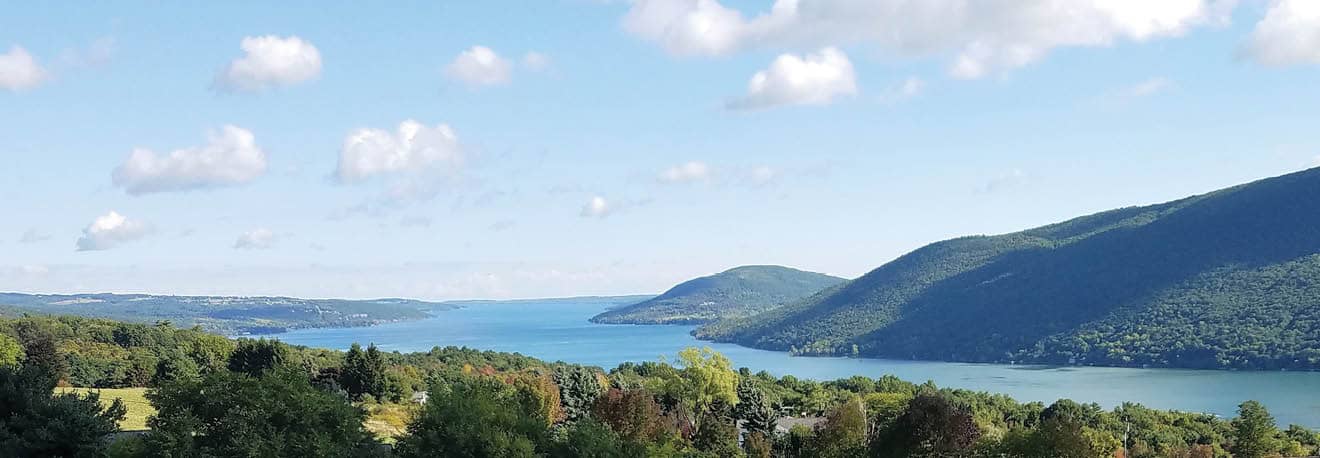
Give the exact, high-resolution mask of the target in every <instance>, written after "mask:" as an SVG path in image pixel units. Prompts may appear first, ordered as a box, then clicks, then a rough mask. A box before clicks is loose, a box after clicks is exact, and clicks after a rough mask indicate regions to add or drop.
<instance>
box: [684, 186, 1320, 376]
mask: <svg viewBox="0 0 1320 458" xmlns="http://www.w3.org/2000/svg"><path fill="white" fill-rule="evenodd" d="M697 333H698V335H699V336H700V337H703V338H707V339H713V340H718V341H731V342H737V343H741V344H744V345H750V346H755V347H760V348H768V349H777V350H788V351H794V352H797V353H803V354H860V355H865V356H876V357H891V358H916V359H933V360H949V361H975V362H999V361H1018V362H1038V363H1052V364H1098V365H1119V366H1147V365H1149V366H1170V367H1189V368H1242V369H1281V368H1287V369H1311V370H1314V369H1320V169H1311V170H1306V171H1303V172H1298V173H1293V174H1290V175H1285V176H1280V177H1275V178H1270V179H1266V180H1261V181H1258V182H1254V183H1250V184H1246V185H1241V186H1237V187H1233V188H1228V189H1224V190H1220V191H1216V192H1212V193H1209V194H1204V195H1200V196H1195V197H1190V198H1186V199H1182V200H1178V201H1174V202H1168V203H1164V204H1158V205H1151V206H1146V207H1133V208H1124V209H1120V210H1113V211H1108V212H1104V213H1098V214H1095V215H1090V216H1085V217H1081V218H1077V219H1073V220H1070V221H1066V222H1063V223H1059V224H1054V225H1049V226H1045V227H1040V228H1036V229H1030V230H1026V231H1022V232H1018V233H1012V234H1006V235H999V236H988V237H987V236H976V237H964V238H958V239H953V240H948V241H944V242H938V243H934V244H931V245H928V246H925V247H923V248H921V249H918V250H916V251H913V252H912V253H909V254H907V255H905V256H902V257H900V258H898V259H896V260H894V261H893V262H890V263H888V264H885V265H883V266H881V267H879V268H877V269H875V270H873V271H871V272H870V273H867V274H866V275H864V276H862V277H860V278H858V279H856V280H854V281H851V282H849V283H847V284H844V285H842V286H840V287H839V288H836V289H834V290H832V291H829V292H827V293H825V294H821V295H818V296H816V297H812V298H808V299H806V300H803V301H799V302H797V303H794V304H792V305H790V306H787V307H782V308H779V309H776V310H772V311H769V312H766V313H763V314H759V315H755V316H752V317H747V318H743V319H734V320H726V321H722V322H718V323H714V324H711V325H708V326H705V327H703V328H701V329H699V330H698V331H697Z"/></svg>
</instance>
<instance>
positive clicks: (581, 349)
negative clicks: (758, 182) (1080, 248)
mask: <svg viewBox="0 0 1320 458" xmlns="http://www.w3.org/2000/svg"><path fill="white" fill-rule="evenodd" d="M604 309H605V305H603V304H602V303H601V302H599V301H582V302H574V301H565V300H552V301H516V302H484V303H476V304H470V305H467V306H466V307H465V308H462V309H457V310H448V311H441V312H436V313H435V315H434V316H433V317H432V318H429V319H426V320H421V321H411V322H403V323H391V324H386V325H380V326H373V327H365V328H331V329H303V330H297V331H292V332H287V333H283V334H278V335H274V336H269V337H275V338H278V339H280V340H282V341H284V342H288V343H291V344H297V345H306V346H310V347H320V348H331V349H347V348H348V347H349V345H350V344H352V343H353V342H359V343H362V344H364V345H365V344H367V343H375V344H376V345H377V346H379V347H381V348H382V349H384V350H397V351H400V352H412V351H426V350H430V349H431V347H434V346H441V347H443V346H449V345H454V346H467V347H471V348H476V349H482V350H496V351H505V352H517V353H522V354H524V355H529V356H534V357H537V358H540V359H545V360H550V361H555V360H559V361H566V362H572V363H579V364H587V365H595V366H600V367H603V368H606V369H608V368H611V367H614V366H616V365H618V364H619V363H621V362H624V361H654V360H657V359H659V358H660V357H662V356H664V357H668V358H670V359H673V356H674V355H675V354H676V353H677V352H678V351H679V350H680V349H682V348H684V347H689V346H703V345H704V346H710V347H712V348H714V349H715V350H717V351H719V352H721V353H723V354H724V355H725V356H728V357H729V359H731V360H732V361H733V363H734V366H735V367H747V368H750V369H752V371H754V372H755V371H759V370H766V371H769V372H770V373H772V374H775V375H787V374H792V375H793V376H796V377H799V378H808V379H815V380H829V379H836V378H843V377H849V376H852V375H866V376H870V377H879V376H881V375H885V374H892V375H895V376H898V377H899V378H902V379H904V380H909V381H913V382H924V381H926V380H933V381H935V383H936V384H938V385H939V386H947V387H956V388H967V389H973V390H983V391H989V392H995V393H1003V394H1007V395H1010V396H1013V397H1014V398H1016V399H1018V400H1019V401H1041V402H1045V403H1047V404H1048V403H1050V402H1053V401H1054V400H1056V399H1059V398H1071V399H1074V400H1077V401H1081V402H1096V403H1099V404H1100V405H1102V406H1104V407H1106V408H1112V407H1114V406H1115V405H1117V404H1119V403H1122V402H1125V401H1131V402H1139V403H1141V404H1145V405H1147V406H1150V407H1155V408H1161V409H1178V410H1185V411H1196V412H1209V413H1214V414H1218V415H1221V416H1226V417H1231V416H1233V415H1234V413H1235V412H1236V410H1237V404H1238V403H1240V402H1242V401H1244V400H1247V399H1254V400H1257V401H1260V402H1262V403H1264V404H1265V405H1266V406H1267V407H1268V408H1269V409H1270V411H1271V412H1272V413H1273V414H1274V416H1275V419H1276V420H1277V421H1278V422H1279V423H1280V425H1283V426H1286V425H1288V424H1290V423H1296V424H1300V425H1304V426H1308V427H1311V428H1320V372H1235V371H1193V370H1173V369H1129V368H1102V367H1040V366H1020V365H1019V366H1012V365H999V364H964V363H943V362H930V361H901V360H884V359H860V358H813V357H793V356H789V355H788V354H787V353H782V352H772V351H764V350H755V349H751V348H746V347H741V346H738V345H733V344H718V343H709V342H702V341H698V340H696V339H694V338H692V336H690V335H688V332H689V331H690V330H691V329H692V328H691V327H690V326H632V325H600V324H593V323H590V322H588V321H587V319H588V318H590V317H591V316H593V315H595V314H597V313H599V312H601V311H602V310H604Z"/></svg>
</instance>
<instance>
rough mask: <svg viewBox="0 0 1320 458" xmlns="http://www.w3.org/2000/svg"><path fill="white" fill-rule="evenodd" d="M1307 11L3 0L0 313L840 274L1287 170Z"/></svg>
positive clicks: (1316, 46)
mask: <svg viewBox="0 0 1320 458" xmlns="http://www.w3.org/2000/svg"><path fill="white" fill-rule="evenodd" d="M1316 4H1320V2H1315V3H1313V2H1311V1H1309V0H1274V1H1250V0H1244V1H1241V2H1225V1H1209V0H1205V1H1202V0H1171V1H1169V2H1129V1H1124V0H1113V1H1104V0H1035V1H1026V2H1019V1H1013V2H997V1H986V2H969V1H967V0H932V1H931V2H915V3H913V2H899V1H894V0H875V1H874V2H856V1H848V0H797V1H791V0H781V1H780V2H778V3H775V4H772V2H751V1H739V2H734V1H723V2H716V1H714V0H644V1H637V2H621V1H619V2H600V1H588V0H577V1H572V0H564V1H538V2H526V1H509V2H501V1H489V2H417V3H408V2H399V3H395V4H391V5H389V6H379V5H361V4H356V3H351V2H306V3H301V4H297V3H292V2H290V3H284V4H279V5H269V4H258V3H246V2H230V3H226V4H194V5H186V4H182V3H165V4H160V3H154V4H150V5H149V6H147V5H143V4H140V3H133V2H97V3H94V4H76V5H75V4H67V5H59V4H39V3H33V4H11V5H8V6H5V7H4V8H3V10H4V14H0V159H3V167H0V214H3V215H4V217H3V218H0V253H4V255H3V256H0V290H6V291H29V292H90V291H115V292H152V293H172V294H281V295H295V296H305V297H381V296H403V297H416V298H426V299H449V298H471V297H491V298H505V297H542V296H565V295H585V294H618V293H650V292H658V291H661V290H663V289H665V288H667V287H668V286H670V285H672V284H673V283H675V282H677V281H681V280H683V279H687V278H690V277H693V276H698V275H704V274H709V273H713V272H717V271H720V270H723V269H726V268H729V267H733V266H737V265H744V264H782V265H788V266H794V267H799V268H803V269H808V270H815V271H822V272H827V273H831V274H836V275H842V276H847V277H853V276H857V275H860V274H862V273H864V272H866V271H868V270H870V269H872V268H874V267H876V266H879V265H880V264H883V263H884V262H886V261H888V260H890V259H893V258H894V257H896V256H899V255H901V254H903V253H905V252H907V251H909V250H912V249H914V248H917V247H919V246H921V245H923V244H925V243H929V242H932V241H937V240H941V239H945V238H949V237H953V236H959V235H968V234H993V233H1003V232H1009V231H1015V230H1020V229H1025V228H1029V227H1033V226H1037V225H1041V224H1045V223H1050V222H1054V221H1058V220H1062V219H1066V218H1069V217H1072V216H1078V215H1082V214H1086V213H1091V212H1095V211H1100V210H1105V209H1110V208H1115V207H1122V206H1129V205H1139V204H1148V203H1155V202H1161V201H1166V200H1171V199H1174V198H1178V197H1183V196H1186V195H1190V194H1195V193H1200V192H1205V191H1210V190H1213V189H1217V188H1221V187H1225V186H1229V185H1233V184H1238V183H1242V182H1246V181H1250V180H1254V179H1259V178H1264V177H1268V176H1273V175H1278V174H1283V173H1287V172H1291V171H1296V170H1301V169H1304V168H1308V167H1312V166H1316V165H1320V162H1318V161H1320V137H1317V136H1316V135H1315V132H1316V127H1315V126H1316V125H1317V121H1318V120H1320V91H1318V90H1317V89H1316V88H1317V86H1316V82H1317V77H1318V76H1320V71H1317V70H1318V65H1320V36H1317V34H1316V33H1314V31H1315V30H1320V9H1318V8H1317V7H1316V6H1315V5H1316ZM914 5H917V6H914ZM245 43H246V44H247V45H246V46H245ZM313 57H314V58H313ZM758 74H760V75H762V76H761V77H760V78H759V79H760V80H761V83H757V80H758V77H757V76H756V75H758ZM758 84H759V85H758ZM410 120H411V121H415V122H416V123H417V126H418V129H420V130H419V131H418V132H420V134H419V136H418V137H416V139H412V140H409V139H408V138H405V137H408V135H402V134H399V133H398V131H399V129H400V125H401V124H404V123H405V122H407V121H410ZM226 126H233V128H235V129H238V130H229V128H227V127H226ZM227 132H237V133H235V134H234V135H228V134H227ZM243 134H246V135H248V136H249V137H250V138H247V141H245V140H244V138H243ZM448 135H452V136H448ZM353 138H358V139H366V140H363V141H361V142H357V143H354V142H353V141H351V139H353ZM135 149H141V150H149V151H150V152H149V153H146V152H144V153H140V154H141V155H142V156H141V157H138V156H134V150H135ZM172 152H177V153H176V156H177V157H174V158H171V156H170V154H172ZM346 158H356V159H353V160H349V159H346ZM116 170H124V171H122V172H120V174H119V175H116V172H115V171H116ZM112 212H113V213H112Z"/></svg>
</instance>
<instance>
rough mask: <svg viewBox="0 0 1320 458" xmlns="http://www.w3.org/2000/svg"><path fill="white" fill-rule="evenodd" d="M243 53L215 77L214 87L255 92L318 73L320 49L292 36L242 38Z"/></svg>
mask: <svg viewBox="0 0 1320 458" xmlns="http://www.w3.org/2000/svg"><path fill="white" fill-rule="evenodd" d="M239 47H241V48H242V49H243V52H244V53H245V54H244V55H243V57H241V58H238V59H234V60H233V61H232V62H230V63H229V65H227V66H225V68H224V69H223V70H221V71H220V73H219V74H217V75H216V77H215V88H216V89H219V90H221V91H226V92H257V91H262V90H266V89H270V88H273V87H277V86H288V85H291V84H296V83H301V82H304V81H307V80H311V79H313V78H316V77H317V76H318V75H320V74H321V52H320V51H317V49H316V46H312V44H311V43H310V42H307V41H305V40H303V39H302V38H299V37H296V36H288V37H279V36H275V35H266V36H260V37H245V38H243V41H242V43H240V45H239Z"/></svg>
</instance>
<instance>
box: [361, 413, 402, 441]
mask: <svg viewBox="0 0 1320 458" xmlns="http://www.w3.org/2000/svg"><path fill="white" fill-rule="evenodd" d="M363 407H366V409H367V420H366V421H364V422H362V426H364V427H366V428H367V431H371V433H372V434H375V435H376V437H377V438H380V439H381V440H383V441H385V443H387V444H390V443H394V440H395V438H397V437H399V436H402V435H403V433H404V431H406V430H407V429H408V420H409V419H411V418H412V415H413V410H414V409H415V407H412V406H409V405H406V404H373V405H369V406H363Z"/></svg>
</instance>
